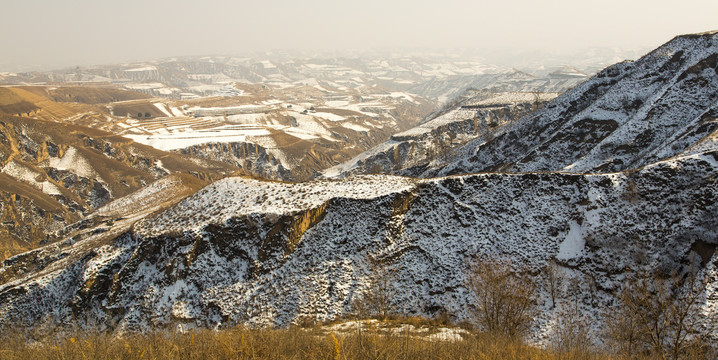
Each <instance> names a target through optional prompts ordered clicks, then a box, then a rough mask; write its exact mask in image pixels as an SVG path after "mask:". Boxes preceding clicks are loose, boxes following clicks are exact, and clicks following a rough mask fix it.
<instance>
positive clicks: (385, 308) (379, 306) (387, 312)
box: [352, 261, 396, 320]
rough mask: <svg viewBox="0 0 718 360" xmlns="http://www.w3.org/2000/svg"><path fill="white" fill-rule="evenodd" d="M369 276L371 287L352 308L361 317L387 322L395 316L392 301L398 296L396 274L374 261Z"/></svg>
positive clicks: (356, 300) (355, 301)
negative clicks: (372, 317)
mask: <svg viewBox="0 0 718 360" xmlns="http://www.w3.org/2000/svg"><path fill="white" fill-rule="evenodd" d="M370 271H371V272H370V274H369V286H368V287H367V289H366V291H365V292H364V294H363V296H362V297H361V298H357V299H355V300H354V302H353V303H352V307H353V309H354V311H355V312H356V315H357V316H359V317H364V318H366V317H370V316H374V317H378V318H379V319H382V320H386V319H387V318H389V316H391V315H394V314H395V312H394V311H393V308H392V300H393V298H394V295H395V294H396V287H395V284H394V282H395V281H396V272H395V271H394V270H392V269H389V268H387V267H386V266H383V265H382V264H381V263H379V262H378V261H373V262H372V266H371V270H370Z"/></svg>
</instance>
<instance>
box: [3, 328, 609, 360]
mask: <svg viewBox="0 0 718 360" xmlns="http://www.w3.org/2000/svg"><path fill="white" fill-rule="evenodd" d="M602 358H605V357H601V356H598V355H586V354H583V355H582V354H558V353H554V352H551V351H547V350H542V349H539V348H537V347H532V346H529V345H526V344H524V343H522V342H520V341H516V340H510V339H508V338H504V337H497V336H491V335H488V334H485V333H468V334H465V335H463V337H462V338H461V339H460V340H430V339H429V338H423V337H421V336H415V335H412V334H409V333H381V332H377V331H356V330H354V331H351V332H348V333H342V332H327V331H325V330H323V329H322V328H320V327H314V328H291V329H284V330H248V329H244V328H233V329H228V330H222V331H211V330H197V331H191V332H188V333H185V334H179V333H153V334H150V335H143V336H140V335H135V336H130V337H113V336H111V335H101V334H94V335H84V336H79V337H68V338H63V339H60V340H56V341H43V342H36V343H29V342H27V341H26V340H25V338H24V337H23V336H13V335H7V334H4V335H3V336H1V337H0V359H23V360H25V359H98V360H102V359H537V360H540V359H602Z"/></svg>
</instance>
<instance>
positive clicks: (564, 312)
mask: <svg viewBox="0 0 718 360" xmlns="http://www.w3.org/2000/svg"><path fill="white" fill-rule="evenodd" d="M590 329H591V326H590V322H589V320H588V319H587V318H586V316H585V315H584V314H583V312H582V311H581V310H580V309H579V306H578V302H574V303H573V304H566V305H565V306H562V307H561V308H560V309H559V310H558V311H557V317H556V325H555V326H554V338H553V341H552V342H553V344H552V345H553V348H554V350H555V351H556V352H557V353H558V354H562V355H564V356H565V357H566V358H570V359H590V358H592V357H593V355H592V354H593V350H592V348H593V341H592V340H591V331H590Z"/></svg>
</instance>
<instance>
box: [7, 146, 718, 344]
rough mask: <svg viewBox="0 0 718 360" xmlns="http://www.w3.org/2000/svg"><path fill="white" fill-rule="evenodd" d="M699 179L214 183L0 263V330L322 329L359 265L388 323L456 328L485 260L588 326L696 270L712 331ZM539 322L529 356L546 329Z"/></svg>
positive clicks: (717, 238) (349, 293) (645, 171)
mask: <svg viewBox="0 0 718 360" xmlns="http://www.w3.org/2000/svg"><path fill="white" fill-rule="evenodd" d="M717 175H718V154H717V153H716V152H715V151H713V152H707V153H702V154H699V155H693V156H690V157H683V158H677V159H673V160H669V161H664V162H659V163H656V164H652V165H650V166H647V167H644V168H642V169H640V170H638V171H631V172H624V173H611V174H604V175H580V174H563V173H525V174H515V175H510V174H480V175H468V176H456V177H447V178H439V179H433V180H422V181H418V180H412V179H407V178H399V177H386V176H383V177H362V178H350V179H346V180H341V181H316V182H312V183H305V184H285V183H278V182H262V181H256V180H247V179H242V178H229V179H225V180H221V181H219V182H216V183H214V184H212V185H210V186H209V187H207V188H205V189H203V190H201V191H199V192H198V193H196V194H194V195H192V196H190V197H188V198H186V199H185V200H183V201H181V202H179V203H178V204H177V205H175V206H173V207H170V208H168V209H167V210H164V211H163V212H160V213H158V214H156V215H153V216H151V217H146V218H144V220H142V221H140V222H138V223H135V225H134V226H133V227H132V228H131V229H130V230H128V231H126V232H124V233H122V234H120V235H118V236H115V237H112V238H111V239H107V240H104V241H103V242H102V243H97V242H95V243H93V241H97V240H93V238H88V239H84V240H80V241H78V242H76V243H74V244H72V245H70V246H66V247H64V248H57V249H56V250H53V251H50V250H44V251H45V252H44V253H43V254H42V256H35V257H32V258H12V259H8V260H7V261H6V262H5V263H4V266H3V267H2V268H1V269H0V274H5V276H4V277H3V279H4V281H3V282H4V284H3V285H2V286H0V299H1V300H2V301H0V304H2V305H0V322H2V323H4V324H8V323H13V324H25V325H26V326H29V327H34V326H37V324H41V323H43V322H44V323H68V322H72V321H76V322H79V323H83V322H85V321H87V320H88V318H89V317H91V319H92V320H93V321H95V322H99V324H100V325H101V326H106V327H109V328H114V329H120V330H122V331H142V330H146V329H151V328H157V327H160V328H162V327H168V328H173V327H176V326H178V325H180V324H181V325H182V326H183V327H185V328H186V327H187V326H189V327H192V326H201V327H215V326H231V325H234V324H247V325H253V326H265V325H268V326H275V325H278V326H285V325H287V324H289V323H291V322H293V321H298V319H301V318H306V317H310V318H315V319H318V320H329V319H332V318H335V317H338V316H343V315H346V314H349V313H351V312H352V311H353V308H352V304H354V303H355V302H356V301H361V299H362V297H363V296H364V293H365V291H366V289H367V287H368V282H369V279H370V278H371V272H372V270H371V269H372V266H373V264H376V263H380V264H381V266H383V267H385V268H386V269H390V270H391V271H392V273H394V274H396V276H395V278H393V280H392V283H393V286H394V289H395V291H394V295H393V297H392V304H393V306H392V307H393V308H394V309H397V311H399V312H402V313H406V314H410V315H411V314H419V315H425V316H433V315H436V314H438V313H448V314H450V315H451V317H452V318H453V319H454V320H457V321H460V320H466V319H468V316H469V315H468V314H469V311H470V308H471V306H472V305H471V304H472V301H473V300H472V298H471V296H470V295H469V293H468V292H467V289H466V286H465V276H466V272H467V266H468V264H470V262H471V261H472V260H473V259H476V258H485V257H498V258H503V259H509V260H510V261H511V262H512V263H514V264H520V265H521V268H523V269H525V271H528V272H529V273H530V274H533V276H535V277H536V279H537V280H539V287H540V294H543V295H542V296H548V294H547V290H546V288H545V286H546V285H545V284H543V283H541V282H540V276H539V272H540V270H541V269H542V268H543V267H545V266H546V265H547V264H548V263H549V262H557V263H558V264H559V266H560V268H561V269H562V273H563V274H565V276H566V277H568V278H572V279H574V280H573V281H574V282H575V283H576V284H578V285H577V286H578V287H577V289H574V290H573V291H575V293H574V294H573V296H572V297H571V300H568V299H563V300H560V301H578V305H579V307H580V309H581V311H583V312H584V313H585V314H586V316H588V317H589V318H591V319H594V320H595V321H596V323H598V322H599V320H600V318H601V316H602V315H601V311H600V310H601V309H604V308H606V307H607V306H608V307H610V306H611V304H613V303H615V301H616V300H615V294H616V291H617V289H619V288H620V285H621V283H622V282H623V281H624V280H625V279H626V278H627V277H629V276H631V274H633V273H634V272H635V271H638V270H640V269H651V270H652V271H658V272H659V273H663V274H672V273H682V272H685V271H687V269H688V268H689V267H696V268H698V269H700V271H701V273H702V274H705V275H707V276H708V277H709V278H710V279H712V280H710V282H709V284H708V286H707V287H706V288H705V294H704V297H702V299H703V300H702V301H701V307H702V309H703V310H704V311H706V312H708V313H710V314H713V315H711V316H716V315H718V314H714V313H715V311H716V310H715V309H717V308H718V307H717V305H718V303H716V302H717V301H718V294H716V293H715V285H716V281H718V279H717V278H716V271H717V270H716V265H718V259H717V258H716V254H715V248H716V245H717V244H718V233H716V229H717V228H718V223H716V220H715V219H718V208H717V207H716V203H717V202H716V201H717V200H718V192H716V191H715V189H716V183H715V179H716V176H717ZM648 219H650V220H648ZM37 263H42V264H43V265H42V266H41V267H37V266H36V267H33V266H32V264H37ZM19 269H33V270H28V271H21V270H19ZM7 274H12V275H7ZM540 304H542V305H541V315H540V316H539V318H538V321H537V322H536V327H535V328H534V329H533V335H534V336H536V337H538V338H540V337H541V336H544V335H545V334H546V333H547V332H549V331H550V324H549V320H550V319H551V318H552V316H554V315H555V314H554V312H555V311H556V310H555V308H554V307H553V306H549V302H548V301H545V300H542V301H540ZM87 314H91V315H87ZM711 331H716V330H711Z"/></svg>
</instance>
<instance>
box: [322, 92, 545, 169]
mask: <svg viewBox="0 0 718 360" xmlns="http://www.w3.org/2000/svg"><path fill="white" fill-rule="evenodd" d="M557 95H558V94H556V93H541V92H530V93H527V92H512V93H496V92H487V91H468V92H467V93H465V94H464V95H463V96H462V98H459V99H458V101H457V102H456V103H455V104H454V105H452V106H450V107H448V108H447V109H446V110H445V111H443V112H441V111H440V112H439V113H438V114H437V116H434V117H432V118H431V120H429V121H425V122H422V123H421V124H420V125H418V126H415V127H414V128H412V129H409V130H406V131H402V132H400V133H397V134H394V135H392V136H391V138H390V139H389V140H388V141H385V142H383V143H381V144H379V145H377V146H375V147H373V148H371V149H369V150H367V151H365V152H363V153H361V154H359V155H357V156H355V157H354V158H352V159H351V160H349V161H347V162H344V163H342V164H339V165H337V166H334V167H332V168H329V169H327V170H325V171H323V176H325V177H331V178H336V177H346V176H349V175H354V174H378V173H382V174H398V173H402V172H416V171H418V170H417V169H422V168H425V167H427V166H428V165H429V163H430V162H431V161H432V160H434V159H442V158H446V159H448V158H450V157H451V156H452V149H454V148H456V147H459V146H461V145H463V144H465V143H467V142H469V141H470V140H473V139H475V138H478V137H480V136H482V135H485V134H487V133H490V132H492V131H494V129H496V128H497V127H499V126H503V125H505V124H507V123H509V122H511V121H515V120H517V119H519V118H521V117H522V116H524V115H526V114H528V113H531V112H533V111H536V110H538V109H539V108H541V107H542V106H543V105H544V104H545V103H546V102H547V101H548V100H550V99H553V98H555V97H556V96H557Z"/></svg>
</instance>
